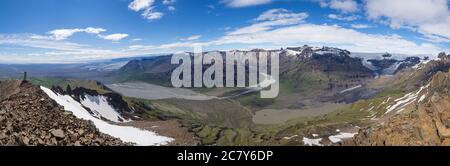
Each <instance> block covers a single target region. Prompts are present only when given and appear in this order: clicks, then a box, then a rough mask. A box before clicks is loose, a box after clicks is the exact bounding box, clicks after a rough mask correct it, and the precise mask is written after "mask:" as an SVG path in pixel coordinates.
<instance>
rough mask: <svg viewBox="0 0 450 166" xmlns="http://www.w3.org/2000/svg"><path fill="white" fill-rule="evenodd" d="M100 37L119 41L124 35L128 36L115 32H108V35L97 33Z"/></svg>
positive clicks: (126, 35) (125, 35)
mask: <svg viewBox="0 0 450 166" xmlns="http://www.w3.org/2000/svg"><path fill="white" fill-rule="evenodd" d="M99 37H100V38H102V39H105V40H111V41H119V40H122V39H124V38H126V37H128V34H124V33H115V34H110V35H106V36H103V35H99Z"/></svg>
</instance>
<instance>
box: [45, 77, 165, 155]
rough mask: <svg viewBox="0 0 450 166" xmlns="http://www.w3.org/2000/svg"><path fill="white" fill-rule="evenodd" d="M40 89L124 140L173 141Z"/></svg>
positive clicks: (144, 143)
mask: <svg viewBox="0 0 450 166" xmlns="http://www.w3.org/2000/svg"><path fill="white" fill-rule="evenodd" d="M41 89H42V90H43V91H44V92H45V93H46V94H47V95H48V96H49V97H50V98H51V99H53V100H54V101H56V103H58V104H59V105H61V106H63V107H64V109H65V110H66V111H70V112H72V113H73V115H75V116H76V117H77V118H80V119H84V120H90V121H92V122H93V123H94V125H95V126H96V127H97V128H98V129H99V131H100V132H102V133H105V134H108V135H111V136H113V137H116V138H119V139H121V140H122V141H124V142H131V143H135V144H137V145H141V146H158V145H166V144H168V143H169V142H171V141H173V138H169V137H164V136H159V135H158V134H156V133H154V132H151V131H147V130H141V129H138V128H135V127H129V126H118V125H113V124H110V123H108V122H105V121H103V120H100V119H97V118H95V117H94V116H92V115H91V114H90V113H89V112H88V111H87V110H86V109H84V108H83V106H82V105H81V104H80V103H79V102H77V101H75V100H74V99H73V98H72V97H70V96H68V95H59V94H57V93H55V92H53V91H52V90H50V89H48V88H45V87H42V86H41Z"/></svg>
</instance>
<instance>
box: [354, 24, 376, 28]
mask: <svg viewBox="0 0 450 166" xmlns="http://www.w3.org/2000/svg"><path fill="white" fill-rule="evenodd" d="M351 26H352V28H355V29H367V28H372V27H373V26H371V25H367V24H352V25H351Z"/></svg>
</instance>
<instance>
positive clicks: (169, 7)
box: [167, 6, 177, 11]
mask: <svg viewBox="0 0 450 166" xmlns="http://www.w3.org/2000/svg"><path fill="white" fill-rule="evenodd" d="M167 9H168V10H169V11H175V10H177V9H176V8H175V7H174V6H168V7H167Z"/></svg>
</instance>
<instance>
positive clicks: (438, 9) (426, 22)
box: [365, 0, 450, 41]
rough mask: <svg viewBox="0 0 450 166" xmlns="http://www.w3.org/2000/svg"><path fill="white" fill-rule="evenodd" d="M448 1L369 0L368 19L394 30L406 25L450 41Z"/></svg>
mask: <svg viewBox="0 0 450 166" xmlns="http://www.w3.org/2000/svg"><path fill="white" fill-rule="evenodd" d="M448 2H449V1H447V0H395V1H391V0H367V1H366V3H365V5H366V6H365V8H366V13H367V15H368V18H369V19H372V20H375V21H377V22H380V23H386V24H387V25H389V26H390V27H391V28H393V29H399V28H407V29H410V30H413V31H417V32H419V33H421V34H423V35H424V36H425V37H429V38H432V39H439V40H438V41H449V40H450V28H448V27H450V11H449V8H448V5H449V4H448Z"/></svg>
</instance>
